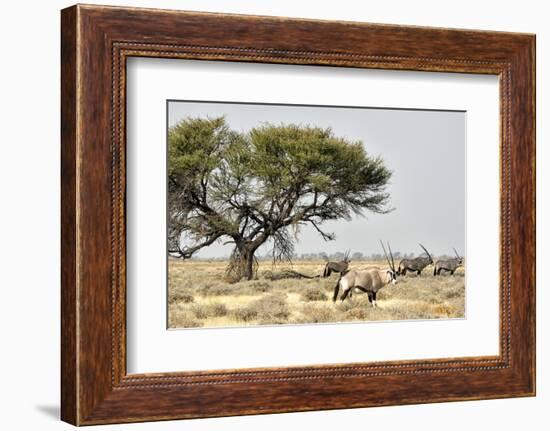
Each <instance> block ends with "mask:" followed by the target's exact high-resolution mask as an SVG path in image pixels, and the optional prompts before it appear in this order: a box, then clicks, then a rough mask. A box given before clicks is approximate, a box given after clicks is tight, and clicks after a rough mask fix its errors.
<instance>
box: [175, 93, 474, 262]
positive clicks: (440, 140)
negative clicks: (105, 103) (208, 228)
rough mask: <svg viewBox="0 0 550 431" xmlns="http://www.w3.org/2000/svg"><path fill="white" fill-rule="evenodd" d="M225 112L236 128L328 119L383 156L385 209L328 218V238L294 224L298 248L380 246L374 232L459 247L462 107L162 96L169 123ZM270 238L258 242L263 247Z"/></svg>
mask: <svg viewBox="0 0 550 431" xmlns="http://www.w3.org/2000/svg"><path fill="white" fill-rule="evenodd" d="M221 115H224V116H225V117H226V121H227V124H228V125H229V126H230V127H231V128H232V129H234V130H238V131H241V132H246V131H248V130H250V129H251V128H253V127H256V126H258V125H261V124H262V123H265V122H270V123H285V124H289V123H294V124H302V125H311V126H317V127H322V128H326V127H330V128H332V130H333V132H334V135H335V136H338V137H342V138H346V139H349V140H353V141H357V140H359V141H362V142H363V145H364V146H365V149H366V151H367V154H369V155H370V156H381V157H382V158H383V159H384V162H385V164H386V166H387V167H388V168H389V169H390V170H391V171H392V172H393V175H392V177H391V179H390V183H389V185H388V187H387V192H389V194H390V201H389V206H390V207H392V208H394V210H393V211H392V212H390V213H389V214H372V213H366V214H365V217H355V218H353V219H352V220H351V221H346V220H340V221H332V222H326V223H324V224H323V227H324V230H325V231H329V232H334V233H335V234H336V239H335V240H334V241H329V242H326V241H324V240H323V239H322V238H321V237H320V236H319V234H318V233H317V232H316V231H315V229H313V228H312V227H309V226H308V227H305V226H304V227H303V228H302V230H301V231H300V234H299V237H298V241H297V242H296V247H295V251H296V253H297V254H302V253H317V252H321V251H324V252H326V253H328V254H331V253H334V252H338V251H342V252H343V251H345V250H347V249H351V252H352V253H353V252H356V251H359V252H362V253H364V254H367V255H369V254H372V253H381V252H382V250H381V247H380V244H379V239H382V240H384V241H389V242H390V244H391V247H392V250H393V251H394V252H396V251H400V252H401V253H411V252H413V253H415V254H420V253H421V249H420V247H419V246H418V242H421V243H422V244H423V245H424V246H426V248H427V249H428V250H429V251H430V252H431V253H432V254H435V255H442V254H452V253H453V252H452V247H455V248H456V249H457V250H458V252H459V253H461V254H464V252H465V233H466V232H465V216H466V214H465V212H466V209H465V202H466V192H465V173H466V172H465V169H466V165H465V159H466V141H465V139H466V113H465V112H462V111H460V112H457V111H426V110H404V109H376V108H362V107H354V108H349V107H346V108H342V107H322V106H302V105H270V104H235V103H210V102H209V103H205V102H185V101H169V102H168V123H169V125H170V126H172V125H174V124H175V123H177V122H178V121H180V120H182V119H183V118H186V117H218V116H221ZM269 248H270V245H269V244H268V245H267V248H266V246H264V247H263V248H262V249H260V250H259V252H260V254H265V253H266V252H267V251H268V249H269ZM230 252H231V247H229V246H223V245H221V244H213V245H212V246H210V247H207V248H204V249H202V250H201V251H200V253H197V254H196V256H197V257H221V256H227V255H229V253H230Z"/></svg>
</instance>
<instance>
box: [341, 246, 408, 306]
mask: <svg viewBox="0 0 550 431" xmlns="http://www.w3.org/2000/svg"><path fill="white" fill-rule="evenodd" d="M380 244H382V248H383V249H384V254H385V255H386V260H387V262H388V266H389V269H374V268H372V269H362V270H356V269H352V270H348V271H345V272H344V273H342V274H341V275H340V278H339V279H338V283H336V286H335V287H334V295H333V296H332V301H333V302H336V299H338V292H339V290H340V289H342V292H343V294H342V297H341V300H342V301H344V299H346V297H347V296H348V295H349V294H350V293H351V291H352V290H354V289H355V290H356V291H362V292H366V293H367V294H368V297H369V302H370V303H371V304H372V306H373V307H376V294H377V293H378V291H379V290H380V289H382V288H383V287H384V286H385V285H387V284H389V283H392V284H395V283H396V282H397V273H396V271H395V263H394V261H393V254H392V252H391V248H390V244H389V243H388V249H389V251H390V256H391V261H390V258H389V257H388V254H387V253H386V248H385V247H384V244H383V243H382V241H380Z"/></svg>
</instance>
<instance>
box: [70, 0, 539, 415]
mask: <svg viewBox="0 0 550 431" xmlns="http://www.w3.org/2000/svg"><path fill="white" fill-rule="evenodd" d="M61 17H62V20H61V21H62V22H61V24H62V25H61V50H62V56H61V58H62V62H61V82H62V92H61V111H62V112H61V122H62V134H61V139H62V146H61V162H62V163H61V169H62V175H61V177H62V179H61V190H62V202H61V205H62V216H61V228H62V241H61V245H62V246H61V253H62V256H61V257H62V285H61V292H62V295H61V306H62V307H61V308H62V325H61V340H62V345H61V358H62V360H61V389H62V390H61V418H62V419H63V420H64V421H67V422H69V423H72V424H75V425H90V424H103V423H116V422H137V421H151V420H165V419H179V418H196V417H213V416H230V415H242V414H258V413H274V412H290V411H307V410H322V409H340V408H352V407H368V406H383V405H393V404H413V403H427V402H442V401H456V400H475V399H489V398H503V397H516V396H533V395H534V394H535V36H534V35H529V34H514V33H500V32H488V31H469V30H449V29H439V28H423V27H403V26H392V25H376V24H363V23H354V22H331V21H314V20H298V19H286V18H276V17H255V16H241V15H220V14H212V13H196V12H178V11H166V10H152V9H151V10H148V9H133V8H119V7H103V6H83V5H77V6H73V7H70V8H68V9H64V10H63V11H62V14H61ZM131 56H142V57H163V58H183V59H197V60H205V61H208V60H218V61H220V60H223V61H239V62H257V63H284V64H300V65H330V66H341V67H354V68H374V69H391V70H414V71H441V72H460V73H477V74H493V75H498V76H499V78H500V107H501V110H500V120H501V121H500V131H501V135H500V136H501V143H500V147H501V197H500V204H501V220H500V235H501V240H500V246H501V253H500V256H501V257H500V269H501V271H500V354H499V355H498V356H494V357H493V356H491V357H461V358H442V359H430V360H414V361H392V362H380V363H364V364H356V363H354V364H339V365H327V366H302V367H284V368H265V369H237V370H225V371H208V370H205V371H203V372H179V373H158V374H139V375H138V374H130V375H128V374H127V372H126V350H125V339H126V322H125V306H126V304H125V298H126V282H125V263H126V262H125V190H126V182H125V181H126V177H125V142H126V141H125V97H126V95H125V91H126V87H125V83H126V80H125V76H126V75H125V65H126V59H127V58H129V57H131Z"/></svg>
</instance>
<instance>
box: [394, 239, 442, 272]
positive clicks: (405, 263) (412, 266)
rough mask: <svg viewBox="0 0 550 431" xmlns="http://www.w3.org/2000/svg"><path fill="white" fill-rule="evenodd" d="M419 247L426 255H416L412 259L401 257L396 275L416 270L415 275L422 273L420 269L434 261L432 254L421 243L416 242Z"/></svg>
mask: <svg viewBox="0 0 550 431" xmlns="http://www.w3.org/2000/svg"><path fill="white" fill-rule="evenodd" d="M418 244H419V245H420V247H422V249H423V250H424V251H425V252H426V255H427V256H418V257H415V258H414V259H403V260H401V262H399V268H398V269H397V275H405V274H406V273H407V271H412V272H416V274H417V275H420V274H421V273H422V270H423V269H424V268H426V267H427V266H428V265H430V264H432V263H434V261H433V259H432V256H431V255H430V253H429V252H428V250H426V247H424V246H423V245H422V244H420V243H418Z"/></svg>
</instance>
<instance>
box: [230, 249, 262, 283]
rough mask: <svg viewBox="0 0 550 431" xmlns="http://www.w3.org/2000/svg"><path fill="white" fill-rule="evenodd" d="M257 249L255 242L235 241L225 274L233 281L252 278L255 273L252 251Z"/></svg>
mask: <svg viewBox="0 0 550 431" xmlns="http://www.w3.org/2000/svg"><path fill="white" fill-rule="evenodd" d="M257 249H258V246H257V245H256V244H251V243H237V245H236V247H235V250H233V253H232V255H231V259H230V261H229V265H228V267H227V270H226V274H227V276H228V277H229V279H230V280H232V281H233V282H236V281H239V280H242V279H243V278H244V279H246V280H252V279H254V277H255V275H256V271H255V270H256V268H255V260H254V253H255V252H256V250H257Z"/></svg>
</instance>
